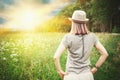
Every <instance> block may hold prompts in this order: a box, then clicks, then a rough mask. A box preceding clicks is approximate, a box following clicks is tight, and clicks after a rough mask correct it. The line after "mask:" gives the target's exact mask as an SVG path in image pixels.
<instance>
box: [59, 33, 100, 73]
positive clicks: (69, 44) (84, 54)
mask: <svg viewBox="0 0 120 80" xmlns="http://www.w3.org/2000/svg"><path fill="white" fill-rule="evenodd" d="M98 41H99V40H98V38H97V37H96V35H95V34H94V33H89V34H86V35H83V36H82V35H74V34H66V35H65V36H64V37H63V39H62V41H61V43H62V44H63V45H64V46H65V47H66V48H67V49H68V56H67V63H66V72H67V73H70V72H73V73H77V74H79V73H81V72H87V71H90V59H89V58H90V53H91V50H92V48H93V46H94V45H95V44H96V43H97V42H98ZM83 45H84V46H83Z"/></svg>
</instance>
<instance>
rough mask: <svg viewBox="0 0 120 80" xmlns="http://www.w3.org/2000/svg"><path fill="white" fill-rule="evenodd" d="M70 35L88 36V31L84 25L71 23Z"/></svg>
mask: <svg viewBox="0 0 120 80" xmlns="http://www.w3.org/2000/svg"><path fill="white" fill-rule="evenodd" d="M70 33H71V34H75V35H79V34H82V35H84V34H88V33H89V31H88V29H87V27H86V23H76V22H73V21H72V26H71V31H70Z"/></svg>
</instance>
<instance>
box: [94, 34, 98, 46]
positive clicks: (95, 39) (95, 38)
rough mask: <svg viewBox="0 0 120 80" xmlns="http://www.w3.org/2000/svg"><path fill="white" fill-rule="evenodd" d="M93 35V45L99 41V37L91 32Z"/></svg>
mask: <svg viewBox="0 0 120 80" xmlns="http://www.w3.org/2000/svg"><path fill="white" fill-rule="evenodd" d="M93 37H94V40H93V41H94V45H96V44H97V43H98V42H99V38H98V37H97V36H96V35H95V34H93Z"/></svg>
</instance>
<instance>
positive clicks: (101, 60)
mask: <svg viewBox="0 0 120 80" xmlns="http://www.w3.org/2000/svg"><path fill="white" fill-rule="evenodd" d="M95 48H96V49H97V50H98V51H99V53H100V54H101V56H100V57H99V59H98V61H97V62H96V64H95V66H96V67H93V68H92V70H91V71H92V73H95V72H96V71H97V68H99V67H100V66H101V65H102V64H103V63H104V62H105V60H106V58H107V57H108V53H107V51H106V49H105V48H104V46H103V45H102V44H101V43H100V42H98V43H97V44H96V45H95Z"/></svg>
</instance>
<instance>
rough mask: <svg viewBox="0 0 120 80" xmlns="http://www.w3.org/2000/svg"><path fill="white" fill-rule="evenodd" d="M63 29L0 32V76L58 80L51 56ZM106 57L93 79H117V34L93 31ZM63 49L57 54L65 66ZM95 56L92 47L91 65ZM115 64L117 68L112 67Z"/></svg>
mask: <svg viewBox="0 0 120 80" xmlns="http://www.w3.org/2000/svg"><path fill="white" fill-rule="evenodd" d="M64 35H65V33H9V34H1V35H0V80H61V79H60V77H59V76H58V74H57V71H56V69H55V65H54V60H53V56H54V53H55V51H56V49H57V47H58V45H59V43H60V41H61V39H62V37H63V36H64ZM96 35H97V36H98V37H99V40H100V41H101V42H102V43H103V45H104V46H105V47H106V49H107V51H108V53H109V57H108V59H107V61H106V62H105V63H104V64H103V65H102V66H101V68H100V69H99V70H98V72H97V73H96V74H95V75H94V76H95V80H120V79H119V75H118V74H120V72H119V71H118V70H119V69H120V68H119V67H120V60H119V59H120V35H119V34H108V33H96ZM66 55H67V51H65V52H64V54H63V55H62V56H61V58H62V59H61V63H62V68H63V69H64V70H65V61H66V58H67V57H66ZM98 57H99V53H98V52H97V51H96V49H93V50H92V54H91V66H93V65H94V64H95V62H96V61H97V59H98ZM116 68H117V69H116Z"/></svg>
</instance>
